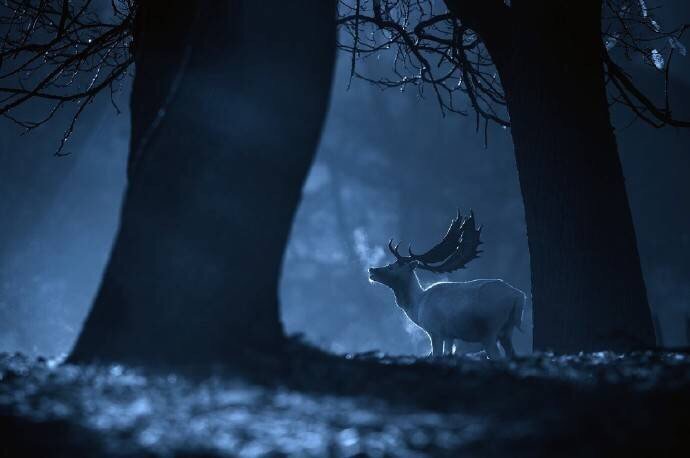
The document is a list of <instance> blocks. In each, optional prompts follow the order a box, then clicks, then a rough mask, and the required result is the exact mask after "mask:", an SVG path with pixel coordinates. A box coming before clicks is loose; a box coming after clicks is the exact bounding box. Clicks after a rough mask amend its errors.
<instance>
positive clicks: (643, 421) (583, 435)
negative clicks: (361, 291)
mask: <svg viewBox="0 0 690 458" xmlns="http://www.w3.org/2000/svg"><path fill="white" fill-rule="evenodd" d="M481 356H482V355H481V354H480V355H473V356H472V355H471V356H465V357H444V358H435V359H429V358H427V359H416V358H405V357H386V356H384V355H379V354H365V355H357V356H351V357H334V356H328V355H324V354H322V353H320V352H317V351H314V350H308V351H301V352H297V353H295V354H293V355H292V357H291V359H290V361H289V364H285V362H284V361H283V364H280V365H279V366H275V367H272V368H271V364H270V363H269V364H267V365H264V366H263V367H264V370H263V372H262V371H259V372H256V371H255V372H254V373H255V374H256V373H259V374H260V375H258V376H252V377H250V379H251V380H250V379H248V378H247V377H246V376H245V377H238V376H237V375H232V374H230V373H228V371H227V370H224V369H222V368H211V369H208V368H207V369H205V370H204V371H199V370H198V368H196V369H194V370H191V369H187V370H176V371H166V370H156V371H150V370H149V371H147V370H143V369H140V368H136V367H126V366H121V365H88V366H76V365H69V364H57V363H56V362H54V361H46V360H42V359H29V358H27V357H24V356H22V355H19V354H0V435H1V436H2V439H0V456H2V457H4V456H7V457H18V456H66V457H67V456H69V457H77V456H199V457H201V456H204V457H206V456H208V457H212V456H354V455H356V456H454V457H457V456H472V457H532V456H550V457H551V456H553V457H560V456H577V457H579V456H582V457H593V456H649V457H661V456H664V457H667V456H684V457H687V456H690V353H688V352H670V351H647V352H638V353H630V354H625V355H622V354H614V353H593V354H580V355H573V356H554V355H551V354H535V355H531V356H528V357H522V358H517V359H514V360H510V361H487V360H483V359H482V358H481ZM267 368H268V369H267ZM276 368H277V369H276ZM623 453H625V455H623Z"/></svg>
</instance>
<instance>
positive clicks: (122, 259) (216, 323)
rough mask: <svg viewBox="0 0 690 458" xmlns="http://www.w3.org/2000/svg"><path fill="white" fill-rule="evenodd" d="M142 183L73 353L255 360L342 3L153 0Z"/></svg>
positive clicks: (143, 61) (137, 87)
mask: <svg viewBox="0 0 690 458" xmlns="http://www.w3.org/2000/svg"><path fill="white" fill-rule="evenodd" d="M142 5H143V6H142V7H141V10H140V11H139V15H138V21H139V23H138V30H137V34H136V42H135V45H136V48H135V49H136V65H137V69H136V76H135V82H134V90H133V96H132V123H133V125H132V132H133V134H132V143H131V160H130V184H129V188H128V190H127V194H126V197H125V203H124V207H123V210H122V219H121V226H120V230H119V233H118V235H117V239H116V241H115V245H114V248H113V252H112V255H111V259H110V262H109V264H108V266H107V269H106V272H105V275H104V278H103V282H102V285H101V288H100V291H99V293H98V295H97V298H96V300H95V303H94V306H93V309H92V311H91V313H90V315H89V316H88V318H87V320H86V323H85V325H84V329H83V331H82V333H81V336H80V337H79V340H78V342H77V344H76V346H75V348H74V350H73V353H72V355H71V360H73V361H84V360H92V359H102V360H124V361H133V362H139V363H146V364H194V363H209V362H210V363H213V362H226V363H227V362H242V360H243V359H244V358H247V357H248V353H247V352H248V351H249V352H255V351H272V350H275V349H279V347H280V345H281V343H282V341H283V332H282V327H281V324H280V321H279V313H278V299H277V287H278V279H279V275H280V267H281V261H282V256H283V251H284V248H285V244H286V240H287V237H288V233H289V230H290V227H291V224H292V218H293V215H294V212H295V209H296V207H297V204H298V202H299V198H300V192H301V188H302V183H303V180H304V177H305V175H306V173H307V171H308V168H309V166H310V165H311V161H312V157H313V155H314V152H315V149H316V146H317V142H318V139H319V135H320V132H321V126H322V123H323V120H324V116H325V111H326V108H327V104H328V96H329V90H330V84H331V72H332V67H333V58H334V49H335V26H334V19H335V9H334V2H332V1H323V0H311V1H306V0H305V1H299V2H291V3H290V5H283V4H279V3H278V2H256V1H250V0H244V1H239V0H235V1H224V2H182V1H174V2H170V1H162V0H160V1H148V2H142Z"/></svg>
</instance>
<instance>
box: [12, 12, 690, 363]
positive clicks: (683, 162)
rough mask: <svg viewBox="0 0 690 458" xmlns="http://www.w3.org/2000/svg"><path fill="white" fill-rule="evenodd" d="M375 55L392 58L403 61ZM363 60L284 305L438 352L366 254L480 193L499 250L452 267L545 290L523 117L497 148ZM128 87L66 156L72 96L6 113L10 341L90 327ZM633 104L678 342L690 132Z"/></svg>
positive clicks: (655, 281) (642, 219) (337, 327)
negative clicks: (532, 240) (32, 123)
mask: <svg viewBox="0 0 690 458" xmlns="http://www.w3.org/2000/svg"><path fill="white" fill-rule="evenodd" d="M664 5H665V6H664V7H663V8H662V9H660V10H657V11H656V12H655V14H656V16H657V17H658V19H659V22H660V23H661V25H662V26H663V25H664V24H669V26H671V25H676V24H678V23H679V22H686V23H689V22H690V5H688V3H687V2H685V1H682V0H674V1H667V2H664ZM684 42H685V44H686V46H687V45H689V44H690V43H688V40H687V39H686V40H684ZM361 65H365V66H367V70H370V71H372V72H377V71H379V70H381V69H386V68H388V67H389V66H390V62H386V61H385V58H382V59H381V60H379V61H375V60H370V61H368V62H367V63H363V64H361ZM348 66H349V56H344V55H341V56H339V61H338V68H337V71H336V78H335V81H334V85H333V94H332V100H331V110H330V114H329V117H328V121H327V125H326V128H325V131H324V133H323V136H322V141H321V146H320V149H319V152H318V155H317V159H316V162H315V163H314V166H313V167H312V171H311V174H310V176H309V179H308V180H307V183H306V185H305V187H304V198H303V202H302V205H301V207H300V210H299V213H298V215H297V218H296V220H295V223H294V227H293V234H292V238H291V242H290V245H289V247H288V250H287V253H286V256H285V262H284V270H283V278H282V287H281V297H282V314H283V321H284V324H285V327H286V330H287V331H288V332H289V333H304V334H305V335H306V337H307V338H308V340H310V341H312V342H315V343H317V344H318V345H320V346H322V347H324V348H327V349H330V350H332V351H336V352H353V351H368V350H382V351H384V352H387V353H395V354H418V355H421V354H423V353H425V352H427V351H428V343H427V339H426V337H425V336H424V334H423V333H422V332H421V331H420V330H418V329H417V328H415V327H414V325H411V324H410V323H409V322H408V321H407V320H406V319H405V318H404V316H403V315H402V313H401V312H400V311H399V310H398V309H397V308H396V307H395V306H394V305H393V297H392V294H391V293H390V292H389V291H388V290H387V289H385V288H384V287H382V286H380V285H370V284H369V283H368V280H367V275H366V268H367V267H369V266H370V265H378V264H382V263H386V262H389V261H390V256H389V254H388V252H387V250H386V249H385V246H386V243H387V242H388V239H389V238H391V237H393V238H395V239H396V240H402V241H403V243H402V245H401V246H402V247H405V248H406V247H407V244H408V243H409V242H413V243H414V246H415V247H417V251H420V250H421V249H424V248H427V247H429V246H430V245H431V244H433V243H434V242H435V241H437V240H438V238H439V237H440V236H441V235H442V234H443V233H444V231H445V229H446V227H447V225H448V223H449V222H450V219H451V217H452V216H453V215H454V213H455V210H456V208H458V207H459V208H460V209H461V210H462V211H468V210H469V209H470V208H472V209H474V210H475V212H476V214H477V218H478V221H479V223H480V224H483V225H484V231H483V239H484V242H485V246H484V250H485V253H484V254H483V256H482V258H480V259H478V260H476V261H473V262H472V264H470V266H469V268H468V269H466V270H464V271H460V272H456V273H454V274H452V275H450V276H449V277H447V278H448V279H452V280H469V279H473V278H487V277H497V278H503V279H504V280H506V281H507V282H509V283H511V284H513V285H514V286H516V287H518V288H520V289H522V290H523V291H525V292H527V293H529V289H530V273H529V253H528V251H527V240H526V235H525V225H524V216H523V208H522V199H521V196H520V190H519V186H518V178H517V173H516V170H515V164H514V158H513V152H512V144H511V140H510V133H509V131H505V130H502V129H498V128H496V129H492V130H491V131H490V132H489V143H488V147H486V148H485V147H484V138H483V135H482V134H477V133H476V132H475V129H474V119H473V118H462V117H460V116H456V115H451V116H447V117H445V118H443V117H442V116H441V113H440V110H439V107H438V106H437V104H436V101H435V100H434V98H433V97H426V98H420V97H419V95H418V94H417V93H416V92H415V91H414V90H408V91H407V92H404V93H401V92H399V91H396V90H391V91H386V92H381V91H379V90H378V89H376V88H374V87H372V86H370V85H368V84H367V83H365V82H362V81H357V80H355V81H353V83H352V85H351V87H350V88H349V90H348V76H349V67H348ZM674 66H675V67H674V74H675V78H674V81H673V85H672V88H673V92H672V98H673V100H674V107H675V110H676V112H675V114H676V115H678V116H682V115H685V118H688V117H690V89H689V84H690V56H688V57H681V56H677V57H676V58H675V62H674ZM639 81H640V82H641V85H642V86H643V87H646V88H647V89H648V90H650V91H652V92H654V91H656V92H657V95H658V90H659V87H660V85H659V82H660V79H659V78H658V75H657V78H656V79H654V78H653V75H651V74H650V72H648V71H647V72H640V80H639ZM128 90H129V88H128V87H124V88H123V91H122V93H121V94H120V95H119V96H118V102H119V106H120V108H121V109H122V113H121V114H120V115H117V114H116V112H115V110H114V109H113V107H112V105H111V103H110V101H109V100H108V97H101V98H100V99H99V100H97V101H96V102H95V103H94V104H93V107H91V108H90V109H89V110H88V111H87V112H86V115H85V116H84V117H83V118H82V120H81V121H80V123H79V124H78V127H77V131H76V133H75V134H74V136H73V138H72V139H71V141H70V143H69V144H68V146H67V148H66V151H67V152H69V153H71V154H69V155H68V156H66V157H56V156H54V155H53V153H54V151H55V150H56V148H57V145H58V142H59V139H60V136H61V134H62V130H63V129H64V128H65V127H66V125H67V123H68V121H69V114H68V113H63V114H62V116H61V117H60V116H59V117H57V118H56V119H55V120H54V121H53V122H51V123H50V124H48V125H47V126H44V127H42V128H40V129H38V130H36V131H34V132H32V133H30V134H28V135H27V136H23V137H20V136H19V135H18V133H19V130H18V129H17V128H16V127H14V126H12V125H10V124H9V123H7V122H6V121H3V122H2V123H0V160H1V164H2V165H1V166H0V351H15V350H18V351H23V352H27V353H30V354H44V355H58V354H61V353H64V352H67V351H68V350H69V349H70V346H71V345H72V343H73V341H74V339H75V338H76V336H77V333H78V331H79V328H80V325H81V322H82V320H83V319H84V317H85V315H86V313H87V310H88V308H89V306H90V302H91V300H92V298H93V295H94V294H95V291H96V288H97V286H98V282H99V280H100V276H101V274H102V271H103V267H104V265H105V262H106V260H107V257H108V252H109V249H110V245H111V243H112V240H113V236H114V233H115V230H116V226H117V221H118V212H119V207H120V204H121V198H122V192H123V189H124V186H125V163H126V157H127V148H128V136H129V113H128V110H127V102H128ZM564 90H577V88H564ZM629 119H630V115H629V114H628V113H625V112H622V111H619V110H615V111H614V124H615V125H616V127H617V129H618V141H619V146H620V152H621V158H622V161H623V166H624V171H625V176H626V182H627V187H628V193H629V198H630V202H631V206H632V209H633V215H634V219H635V225H636V230H637V237H638V245H639V248H640V253H641V258H642V267H643V270H644V273H645V277H646V282H647V288H648V293H649V298H650V302H651V304H652V307H653V311H654V313H655V314H657V315H658V317H659V320H660V322H661V325H662V329H663V334H664V343H665V344H666V345H671V346H673V345H684V344H686V341H685V335H684V332H685V331H684V320H685V317H686V316H687V315H688V314H690V281H689V279H690V184H688V180H689V178H690V132H688V131H681V130H674V129H663V130H655V129H652V128H650V127H647V126H645V125H643V124H641V123H635V124H633V125H632V126H630V127H626V126H627V125H628V121H629ZM592 224H596V222H595V221H593V222H592ZM612 236H615V235H612ZM256 256H257V257H260V256H261V247H256ZM601 262H606V260H602V261H601ZM189 268H190V269H193V268H194V266H189ZM255 275H262V272H255ZM440 279H442V278H441V277H439V276H432V275H423V277H422V280H423V281H425V282H431V281H437V280H440ZM228 281H232V279H228ZM142 306H144V305H142ZM190 306H191V305H190ZM526 321H527V323H528V325H527V326H526V329H527V332H526V333H524V334H520V333H517V334H516V347H517V350H518V352H526V351H529V350H530V347H531V344H530V341H531V333H530V332H529V329H530V325H529V324H530V323H531V307H530V304H529V302H528V309H527V314H526ZM468 349H471V347H469V346H468Z"/></svg>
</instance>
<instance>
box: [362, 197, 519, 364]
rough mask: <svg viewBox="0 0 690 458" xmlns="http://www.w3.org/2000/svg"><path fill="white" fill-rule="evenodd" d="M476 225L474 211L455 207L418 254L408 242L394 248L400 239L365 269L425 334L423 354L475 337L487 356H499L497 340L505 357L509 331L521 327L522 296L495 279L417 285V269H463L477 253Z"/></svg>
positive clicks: (478, 231)
mask: <svg viewBox="0 0 690 458" xmlns="http://www.w3.org/2000/svg"><path fill="white" fill-rule="evenodd" d="M481 229H482V228H481V227H479V228H477V227H476V222H475V216H474V212H472V211H470V214H469V216H467V217H465V216H462V215H461V214H460V211H459V210H458V213H457V216H456V217H455V218H454V219H453V220H452V221H451V224H450V227H449V228H448V231H447V232H446V235H445V236H444V237H443V239H442V240H441V241H440V242H439V243H438V244H437V245H435V246H434V247H432V248H431V249H430V250H429V251H427V252H426V253H424V254H420V255H416V254H414V253H413V252H412V246H411V245H410V246H409V247H408V256H403V255H401V254H400V253H399V251H398V248H399V247H400V243H398V244H397V245H396V246H393V239H391V240H390V241H389V242H388V249H389V251H390V252H391V253H392V254H393V256H395V261H394V262H392V263H390V264H388V265H386V266H382V267H371V268H370V269H369V281H370V282H371V283H380V284H382V285H385V286H387V287H388V288H390V289H391V290H393V294H394V295H395V302H396V305H397V306H398V307H399V308H400V309H402V311H403V312H404V314H405V315H406V316H407V318H409V319H410V320H411V321H412V322H413V323H414V324H416V325H417V326H419V327H420V328H421V329H422V330H424V332H426V334H427V335H428V336H429V339H430V341H431V353H430V354H429V356H445V355H447V354H452V353H453V350H452V346H453V343H454V341H455V340H456V339H457V340H463V341H465V342H479V343H480V344H481V345H482V347H483V348H484V350H485V352H486V354H487V356H488V357H489V358H490V359H498V358H501V356H502V355H501V352H500V350H499V348H498V343H499V342H500V345H501V347H503V352H504V353H505V356H506V357H509V358H512V357H514V356H515V349H514V347H513V342H512V337H513V330H514V329H515V328H517V329H518V330H520V331H522V316H523V310H524V306H525V301H526V298H527V296H526V295H525V293H523V292H522V291H520V290H519V289H517V288H515V287H513V286H511V285H509V284H508V283H506V282H504V281H503V280H501V279H477V280H471V281H465V282H451V281H441V282H437V283H433V284H431V285H429V286H427V287H422V285H421V283H420V282H419V278H418V277H417V273H416V271H417V270H420V269H421V270H426V271H429V272H433V273H437V274H443V273H449V272H453V271H455V270H458V269H464V268H465V266H466V265H467V263H469V262H470V261H472V260H473V259H476V258H478V257H479V254H480V253H481V252H482V251H481V250H479V249H478V248H479V246H480V245H481V244H482V242H481V240H480V236H481Z"/></svg>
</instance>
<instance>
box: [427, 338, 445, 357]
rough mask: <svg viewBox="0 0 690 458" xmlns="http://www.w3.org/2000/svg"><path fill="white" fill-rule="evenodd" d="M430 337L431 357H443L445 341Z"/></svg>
mask: <svg viewBox="0 0 690 458" xmlns="http://www.w3.org/2000/svg"><path fill="white" fill-rule="evenodd" d="M429 337H430V338H431V356H442V355H443V339H442V338H440V337H439V336H435V335H433V334H429Z"/></svg>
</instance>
